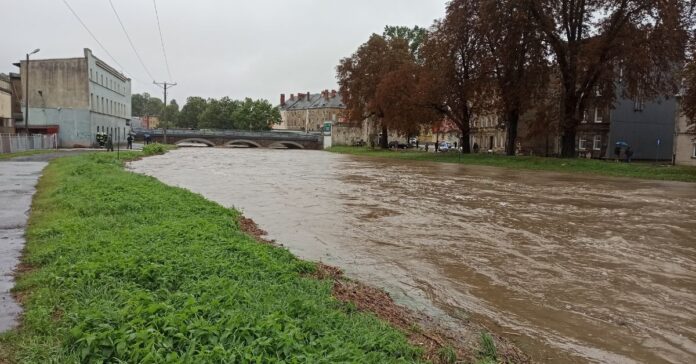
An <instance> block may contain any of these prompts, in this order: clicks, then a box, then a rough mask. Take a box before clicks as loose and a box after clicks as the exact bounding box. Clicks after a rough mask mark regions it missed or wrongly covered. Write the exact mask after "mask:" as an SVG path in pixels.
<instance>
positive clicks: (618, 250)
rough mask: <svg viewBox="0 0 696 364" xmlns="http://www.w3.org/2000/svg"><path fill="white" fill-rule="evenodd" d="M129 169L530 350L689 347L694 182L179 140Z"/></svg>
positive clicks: (575, 357) (687, 353) (664, 357)
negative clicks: (181, 143)
mask: <svg viewBox="0 0 696 364" xmlns="http://www.w3.org/2000/svg"><path fill="white" fill-rule="evenodd" d="M131 168H132V169H133V170H135V171H138V172H141V173H144V174H148V175H151V176H155V177H157V178H158V179H159V180H161V181H163V182H165V183H167V184H170V185H173V186H180V187H184V188H187V189H189V190H191V191H194V192H197V193H201V194H202V195H203V196H205V197H207V198H209V199H212V200H214V201H218V202H219V203H221V204H222V205H224V206H228V207H231V206H235V207H237V208H239V209H241V210H242V211H244V213H245V214H246V215H247V216H249V217H251V218H253V219H254V220H255V221H256V222H257V223H258V224H259V225H260V226H261V228H263V229H265V230H267V231H268V235H269V238H271V239H276V240H278V241H280V242H282V243H283V244H285V245H286V246H288V248H289V249H290V250H291V251H292V252H294V253H296V254H298V255H299V256H300V257H303V258H307V259H311V260H322V261H324V262H327V263H329V264H334V265H337V266H340V267H341V268H343V269H344V270H345V271H346V272H347V273H348V274H349V275H350V276H351V277H355V278H358V279H360V280H362V281H366V282H368V283H370V284H372V285H375V286H378V287H382V288H384V289H386V290H387V291H389V292H390V293H391V294H392V296H393V297H395V298H396V299H397V301H398V302H401V303H405V304H407V305H409V306H410V307H413V308H416V309H419V310H425V311H427V312H429V313H432V314H435V315H439V316H438V317H440V318H441V319H442V320H443V321H448V322H451V323H453V324H454V325H455V326H456V325H457V324H458V323H463V322H467V321H469V320H472V319H473V320H475V321H480V322H485V323H488V324H489V325H490V327H491V328H493V329H495V331H497V332H499V333H503V334H505V335H507V336H508V337H509V338H511V339H512V340H514V341H515V342H516V343H518V344H519V345H520V346H521V347H522V348H523V349H524V350H525V351H527V352H529V353H531V354H532V355H533V356H534V357H535V358H536V359H537V360H539V361H541V362H558V363H561V362H562V363H569V362H588V361H589V362H603V363H606V362H611V363H636V362H645V363H648V362H649V363H691V362H693V361H694V358H696V323H695V322H694V317H696V293H695V292H694V290H693V287H696V240H694V236H695V234H696V218H694V214H693V211H694V210H696V187H695V185H694V184H691V183H680V182H659V181H648V180H636V179H625V178H607V177H598V176H594V175H584V174H565V173H549V172H539V171H523V170H511V169H504V168H491V167H478V166H465V165H457V164H444V163H429V162H418V161H399V160H393V159H384V158H381V159H378V158H365V157H362V158H357V157H352V156H347V155H338V154H331V153H325V152H312V151H289V150H283V151H274V150H224V149H184V150H177V151H175V152H172V153H170V154H167V155H164V156H159V157H154V158H148V159H145V160H142V161H139V162H136V163H133V164H131Z"/></svg>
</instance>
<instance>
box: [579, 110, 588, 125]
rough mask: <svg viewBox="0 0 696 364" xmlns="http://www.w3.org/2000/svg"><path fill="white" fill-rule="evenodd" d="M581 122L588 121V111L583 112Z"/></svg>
mask: <svg viewBox="0 0 696 364" xmlns="http://www.w3.org/2000/svg"><path fill="white" fill-rule="evenodd" d="M580 122H581V123H583V124H585V123H587V111H583V112H582V120H580Z"/></svg>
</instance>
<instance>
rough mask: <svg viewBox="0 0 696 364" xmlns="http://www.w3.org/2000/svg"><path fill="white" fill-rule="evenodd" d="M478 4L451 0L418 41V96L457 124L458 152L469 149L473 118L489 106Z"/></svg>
mask: <svg viewBox="0 0 696 364" xmlns="http://www.w3.org/2000/svg"><path fill="white" fill-rule="evenodd" d="M480 10H481V6H480V1H474V0H453V1H451V2H450V3H449V4H448V5H447V14H446V16H445V19H443V20H442V21H436V22H435V25H434V26H433V29H432V30H431V32H430V33H429V35H428V38H427V39H426V42H425V44H424V46H423V55H424V59H425V62H424V72H426V73H427V74H428V76H426V77H422V78H421V79H422V80H423V81H424V83H423V85H422V86H421V89H422V91H421V93H422V94H423V95H424V97H425V99H424V101H425V103H426V104H427V106H428V107H430V108H433V109H434V110H436V111H437V112H439V113H440V115H441V117H444V118H447V119H449V120H450V121H451V122H452V123H454V124H455V125H456V126H457V128H459V130H460V132H461V146H462V149H463V152H464V153H470V151H471V145H470V144H471V143H470V137H469V136H470V132H471V122H472V120H473V118H474V117H476V116H477V115H483V114H485V113H488V112H490V110H491V106H490V104H491V103H492V102H493V100H494V95H492V94H491V93H490V90H491V89H492V85H491V80H492V77H491V76H490V74H491V72H490V69H489V68H490V67H489V66H490V65H489V64H488V63H487V62H486V51H487V49H486V43H485V39H484V36H483V33H482V32H481V31H480V29H479V28H478V26H479V24H480V21H481V20H480V19H481V16H480Z"/></svg>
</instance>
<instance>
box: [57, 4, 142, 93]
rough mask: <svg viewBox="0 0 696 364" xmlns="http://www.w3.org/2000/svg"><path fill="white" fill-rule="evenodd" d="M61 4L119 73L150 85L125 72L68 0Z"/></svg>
mask: <svg viewBox="0 0 696 364" xmlns="http://www.w3.org/2000/svg"><path fill="white" fill-rule="evenodd" d="M63 4H65V6H66V7H67V8H68V9H69V10H70V12H71V13H72V14H73V15H74V16H75V19H77V21H78V22H79V23H80V24H81V25H82V27H83V28H84V29H85V30H86V31H87V33H89V35H90V36H91V37H92V39H94V41H95V42H97V44H98V45H99V47H101V49H102V50H103V51H104V53H106V55H107V56H109V58H111V60H112V61H113V62H114V64H116V65H117V66H118V67H119V68H121V73H123V74H125V75H126V76H128V77H130V78H131V79H133V80H135V81H137V82H139V83H141V84H143V85H144V86H148V87H151V85H149V84H147V83H145V82H143V81H141V80H139V79H137V78H135V77H133V75H131V74H129V73H128V72H126V71H125V67H123V66H122V65H121V64H120V63H118V61H117V60H116V57H114V56H113V55H112V54H111V52H109V50H108V49H106V47H105V46H104V44H102V42H100V41H99V39H98V38H97V36H96V35H94V33H92V31H91V30H89V27H87V24H85V22H84V21H82V18H80V16H79V15H77V12H76V11H75V9H73V8H72V6H70V4H69V3H68V1H67V0H63Z"/></svg>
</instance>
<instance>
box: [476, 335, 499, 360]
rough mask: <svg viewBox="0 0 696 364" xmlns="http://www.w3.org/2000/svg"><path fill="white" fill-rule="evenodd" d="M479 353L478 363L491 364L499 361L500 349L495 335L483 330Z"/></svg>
mask: <svg viewBox="0 0 696 364" xmlns="http://www.w3.org/2000/svg"><path fill="white" fill-rule="evenodd" d="M479 345H480V349H479V355H478V361H477V364H489V363H497V362H498V349H497V348H496V347H495V341H494V340H493V336H491V334H489V333H487V332H482V333H481V337H480V338H479Z"/></svg>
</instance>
